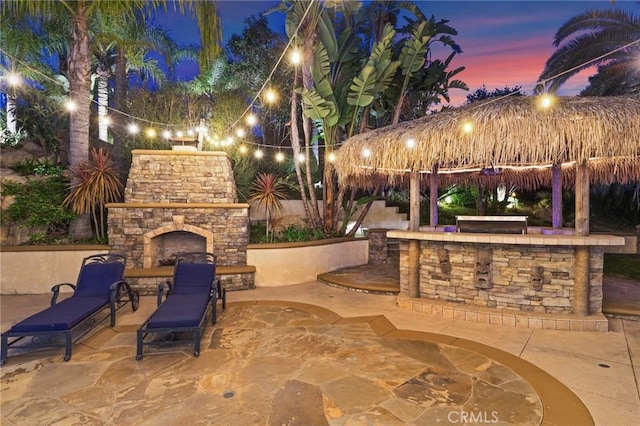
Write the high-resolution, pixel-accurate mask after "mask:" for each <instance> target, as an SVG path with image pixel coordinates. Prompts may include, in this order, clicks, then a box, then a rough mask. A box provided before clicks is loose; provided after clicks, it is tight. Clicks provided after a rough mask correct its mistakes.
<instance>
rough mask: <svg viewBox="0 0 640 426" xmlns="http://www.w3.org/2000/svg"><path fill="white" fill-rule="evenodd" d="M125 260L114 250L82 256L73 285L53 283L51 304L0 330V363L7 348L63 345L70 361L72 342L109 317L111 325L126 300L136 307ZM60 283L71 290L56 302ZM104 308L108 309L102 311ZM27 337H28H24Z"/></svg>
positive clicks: (135, 292)
mask: <svg viewBox="0 0 640 426" xmlns="http://www.w3.org/2000/svg"><path fill="white" fill-rule="evenodd" d="M125 264H126V258H125V257H124V256H121V255H117V254H96V255H93V256H88V257H86V258H84V260H83V261H82V266H81V267H80V274H79V275H78V281H77V282H76V284H75V285H74V284H70V283H62V284H57V285H55V286H53V287H52V288H51V291H52V292H53V295H52V296H51V306H49V307H47V308H46V309H44V310H42V311H40V312H38V313H36V314H34V315H31V316H30V317H28V318H25V319H24V320H22V321H20V322H18V323H17V324H15V325H13V326H12V327H11V328H10V329H9V330H8V331H6V332H4V333H2V337H1V339H2V347H1V350H0V364H4V363H5V362H6V361H7V355H8V351H9V349H10V348H12V349H18V348H22V349H25V348H29V349H34V348H41V347H62V346H64V348H65V354H64V360H65V361H69V360H70V359H71V347H72V344H73V343H74V342H76V341H78V340H79V339H80V338H81V337H83V336H84V335H86V334H87V333H88V332H89V331H91V330H92V329H93V328H94V327H95V326H96V325H98V324H99V323H101V322H102V321H104V320H105V319H106V318H107V317H110V325H111V327H113V326H114V325H115V323H116V311H118V310H119V309H120V308H121V307H123V306H124V305H125V304H126V303H128V302H131V307H132V308H133V310H134V311H135V310H137V309H138V304H139V300H140V296H139V294H138V292H137V291H132V290H131V287H129V284H127V283H126V282H124V281H123V280H122V278H123V274H124V268H125ZM63 286H68V287H71V289H73V294H72V295H71V296H70V297H68V298H66V299H64V300H62V301H60V302H59V303H58V296H59V293H60V289H61V288H62V287H63ZM107 308H108V309H109V311H108V313H106V312H104V311H105V309H107ZM27 337H31V339H26V338H27ZM61 338H62V339H61ZM10 339H11V340H10ZM61 340H63V343H61ZM27 341H28V342H27ZM20 342H22V344H19V343H20Z"/></svg>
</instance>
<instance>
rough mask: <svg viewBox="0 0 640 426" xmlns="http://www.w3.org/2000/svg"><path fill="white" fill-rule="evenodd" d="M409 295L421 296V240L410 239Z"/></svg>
mask: <svg viewBox="0 0 640 426" xmlns="http://www.w3.org/2000/svg"><path fill="white" fill-rule="evenodd" d="M408 255H409V259H408V260H409V276H408V280H409V297H420V241H418V240H409V253H408Z"/></svg>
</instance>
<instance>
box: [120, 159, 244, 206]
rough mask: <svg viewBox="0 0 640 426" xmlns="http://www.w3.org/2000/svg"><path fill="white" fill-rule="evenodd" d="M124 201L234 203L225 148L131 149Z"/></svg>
mask: <svg viewBox="0 0 640 426" xmlns="http://www.w3.org/2000/svg"><path fill="white" fill-rule="evenodd" d="M132 155H133V157H132V159H131V170H130V171H129V177H128V179H127V187H126V188H125V191H124V201H125V203H220V204H229V203H237V202H238V195H237V192H236V182H235V180H234V178H233V170H232V169H231V162H230V161H229V158H228V157H227V154H226V153H224V152H192V151H185V152H181V151H151V150H134V151H133V152H132Z"/></svg>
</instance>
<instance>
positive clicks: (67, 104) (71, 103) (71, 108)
mask: <svg viewBox="0 0 640 426" xmlns="http://www.w3.org/2000/svg"><path fill="white" fill-rule="evenodd" d="M64 107H65V109H66V110H67V111H69V112H74V111H76V110H77V109H78V104H77V103H75V101H73V100H71V99H69V100H68V101H67V102H65V104H64Z"/></svg>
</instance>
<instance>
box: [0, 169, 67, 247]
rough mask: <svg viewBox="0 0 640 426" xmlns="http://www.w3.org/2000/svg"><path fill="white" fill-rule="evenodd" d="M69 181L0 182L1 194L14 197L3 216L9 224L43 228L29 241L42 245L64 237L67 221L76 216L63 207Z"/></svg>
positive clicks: (52, 178)
mask: <svg viewBox="0 0 640 426" xmlns="http://www.w3.org/2000/svg"><path fill="white" fill-rule="evenodd" d="M68 186H69V182H68V181H67V180H66V179H64V178H62V177H61V176H54V177H51V178H47V179H43V180H33V181H30V182H28V183H26V184H21V183H17V182H13V181H6V182H3V183H2V195H3V196H7V195H15V197H16V199H15V202H14V203H13V204H12V205H10V206H9V207H8V208H7V209H6V210H5V211H4V212H3V214H2V220H3V221H9V222H11V223H15V224H17V225H19V226H24V227H28V228H36V227H45V228H46V231H45V232H44V234H43V233H42V232H40V233H35V232H34V234H33V235H32V237H31V241H32V242H34V243H35V242H44V241H48V240H55V239H60V238H63V237H64V236H66V232H67V230H68V227H69V222H70V221H71V220H72V219H73V218H74V217H75V215H74V214H73V213H72V212H70V211H69V210H67V209H65V208H64V207H62V201H63V200H64V197H65V196H66V194H67V188H68Z"/></svg>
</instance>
